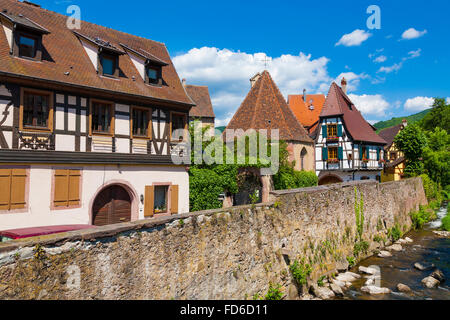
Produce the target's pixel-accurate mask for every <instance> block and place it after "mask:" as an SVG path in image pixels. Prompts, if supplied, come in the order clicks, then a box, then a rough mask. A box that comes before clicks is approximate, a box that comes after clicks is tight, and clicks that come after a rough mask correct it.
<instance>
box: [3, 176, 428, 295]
mask: <svg viewBox="0 0 450 320" xmlns="http://www.w3.org/2000/svg"><path fill="white" fill-rule="evenodd" d="M355 186H356V187H357V189H358V193H359V192H360V193H362V194H363V196H364V214H365V224H364V236H363V237H364V240H365V241H367V242H368V243H369V245H370V251H372V252H373V250H376V249H377V248H378V247H379V244H378V243H376V242H374V241H373V238H374V236H376V235H379V236H382V237H386V234H387V229H389V228H392V227H393V226H394V225H395V224H397V225H399V226H400V227H401V228H402V229H404V231H407V230H409V229H410V227H411V220H410V218H409V213H410V212H411V211H412V210H417V209H418V207H419V205H425V204H426V203H427V200H426V197H425V193H424V190H423V185H422V180H421V179H420V178H415V179H409V180H403V181H399V182H390V183H385V184H378V183H376V182H360V183H345V184H341V185H335V186H323V187H316V188H307V189H301V190H291V191H279V192H272V194H271V196H272V200H273V201H272V202H270V203H266V204H262V205H257V206H245V207H234V208H228V209H219V210H212V211H205V212H196V213H190V214H185V215H178V216H173V217H165V218H156V219H153V220H144V221H138V222H133V223H127V224H121V225H114V226H107V227H101V228H98V229H93V230H84V231H79V232H71V233H66V234H60V235H52V236H46V237H40V238H34V239H28V240H23V241H16V242H11V243H3V244H0V299H251V298H252V297H253V295H254V294H256V293H260V294H261V295H265V294H266V293H267V290H268V288H269V283H274V284H280V285H282V291H283V293H284V294H285V296H286V298H287V299H296V298H298V293H299V292H298V291H299V290H298V289H297V286H296V285H295V284H294V282H293V280H292V276H291V274H290V271H289V265H288V263H289V262H292V261H293V260H295V259H302V258H304V259H305V260H306V261H309V262H311V264H312V267H313V274H312V275H311V279H310V282H311V283H313V282H314V281H316V280H317V278H318V277H319V276H321V275H324V274H330V273H334V272H336V266H337V264H338V263H339V262H340V261H345V260H346V257H347V256H351V255H353V247H354V244H355V238H356V223H355V214H354V200H355V193H354V188H355ZM369 254H370V252H368V253H367V254H363V255H362V256H360V258H364V257H365V256H368V255H369Z"/></svg>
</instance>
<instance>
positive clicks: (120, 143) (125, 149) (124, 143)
mask: <svg viewBox="0 0 450 320" xmlns="http://www.w3.org/2000/svg"><path fill="white" fill-rule="evenodd" d="M116 152H117V153H130V140H129V139H116Z"/></svg>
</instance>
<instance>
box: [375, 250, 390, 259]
mask: <svg viewBox="0 0 450 320" xmlns="http://www.w3.org/2000/svg"><path fill="white" fill-rule="evenodd" d="M378 257H379V258H390V257H392V253H390V252H389V251H380V253H379V254H378Z"/></svg>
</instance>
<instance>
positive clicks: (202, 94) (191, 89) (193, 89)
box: [185, 85, 216, 118]
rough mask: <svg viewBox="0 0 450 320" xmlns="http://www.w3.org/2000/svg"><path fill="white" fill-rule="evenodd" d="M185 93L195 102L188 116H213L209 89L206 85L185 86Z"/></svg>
mask: <svg viewBox="0 0 450 320" xmlns="http://www.w3.org/2000/svg"><path fill="white" fill-rule="evenodd" d="M185 88H186V91H187V94H188V95H189V96H190V97H191V99H192V100H193V101H194V102H195V104H196V106H195V107H192V108H191V111H190V112H189V116H190V117H204V118H215V117H216V115H215V114H214V110H213V106H212V103H211V97H210V95H209V89H208V87H206V86H194V85H186V86H185Z"/></svg>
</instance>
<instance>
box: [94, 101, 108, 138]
mask: <svg viewBox="0 0 450 320" xmlns="http://www.w3.org/2000/svg"><path fill="white" fill-rule="evenodd" d="M110 107H111V106H110V105H109V104H104V103H98V102H97V103H94V104H93V105H92V131H94V132H101V133H109V130H110V127H111V118H112V114H111V110H110V109H111V108H110Z"/></svg>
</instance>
